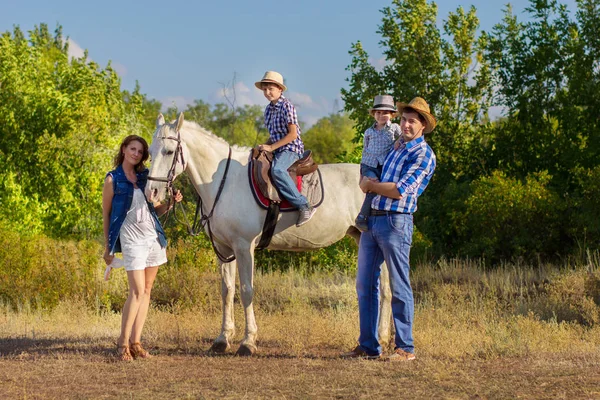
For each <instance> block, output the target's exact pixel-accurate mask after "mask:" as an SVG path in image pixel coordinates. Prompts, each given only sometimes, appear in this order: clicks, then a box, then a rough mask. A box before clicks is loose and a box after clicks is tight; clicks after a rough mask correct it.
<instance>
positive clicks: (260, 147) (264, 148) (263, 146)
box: [258, 144, 273, 151]
mask: <svg viewBox="0 0 600 400" xmlns="http://www.w3.org/2000/svg"><path fill="white" fill-rule="evenodd" d="M258 150H261V151H273V147H271V145H270V144H259V145H258Z"/></svg>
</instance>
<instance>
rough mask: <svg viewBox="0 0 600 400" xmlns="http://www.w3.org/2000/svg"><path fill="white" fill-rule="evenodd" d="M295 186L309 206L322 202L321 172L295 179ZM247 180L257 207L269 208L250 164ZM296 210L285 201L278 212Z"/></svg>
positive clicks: (317, 171)
mask: <svg viewBox="0 0 600 400" xmlns="http://www.w3.org/2000/svg"><path fill="white" fill-rule="evenodd" d="M296 179H297V182H296V185H297V187H298V190H299V191H300V193H301V194H302V195H303V196H304V197H306V199H307V200H308V202H309V203H310V205H312V206H313V207H318V206H320V205H321V203H322V202H323V199H324V197H325V191H324V190H323V182H322V181H321V171H319V170H318V169H317V170H316V171H315V172H312V173H310V174H308V175H304V176H301V177H300V176H299V177H297V178H296ZM248 180H249V181H250V191H251V192H252V194H253V195H254V199H255V200H256V202H257V203H258V205H259V206H261V207H262V208H264V209H265V210H266V209H268V208H269V202H270V200H269V199H267V198H266V197H265V196H264V195H263V194H262V192H261V191H260V189H259V187H258V182H256V179H254V174H253V173H252V163H248ZM296 210H297V208H296V207H294V206H293V205H291V204H290V203H289V202H288V201H287V200H283V201H282V202H281V204H280V209H279V211H281V212H286V211H296Z"/></svg>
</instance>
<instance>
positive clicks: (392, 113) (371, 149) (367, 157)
mask: <svg viewBox="0 0 600 400" xmlns="http://www.w3.org/2000/svg"><path fill="white" fill-rule="evenodd" d="M369 112H370V113H371V116H373V118H375V123H374V124H373V125H372V126H371V127H369V128H368V129H367V130H366V131H365V134H364V135H363V150H362V158H361V160H360V179H362V178H363V177H365V176H367V177H369V178H377V179H379V178H380V176H381V168H382V166H383V162H384V161H385V157H386V156H387V155H388V153H389V152H390V150H391V149H392V146H394V147H395V148H398V146H399V145H400V126H399V125H398V124H396V123H392V118H395V117H396V115H397V112H396V106H395V104H394V98H393V97H392V96H390V95H387V94H386V95H379V96H375V99H374V100H373V107H372V108H371V109H370V110H369ZM396 140H398V141H397V142H396V143H395V145H394V141H396ZM374 197H375V193H372V192H369V193H367V195H366V196H365V200H364V201H363V205H362V207H361V208H360V212H359V213H358V216H357V217H356V220H355V221H354V224H355V226H356V227H357V228H358V229H359V230H360V231H361V232H365V231H367V230H368V229H369V226H368V220H369V214H370V213H371V201H373V198H374Z"/></svg>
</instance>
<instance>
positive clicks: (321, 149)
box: [302, 114, 356, 164]
mask: <svg viewBox="0 0 600 400" xmlns="http://www.w3.org/2000/svg"><path fill="white" fill-rule="evenodd" d="M352 125H353V123H352V120H351V119H350V118H349V117H348V115H346V114H331V115H329V116H327V117H323V118H321V119H319V120H318V121H317V123H316V124H314V125H313V126H312V127H311V128H310V129H308V130H307V131H306V132H304V133H303V134H302V140H303V141H304V147H305V148H306V149H307V150H308V149H310V150H312V151H313V158H314V159H315V161H316V162H318V163H320V164H324V163H333V162H335V161H336V160H338V157H339V156H340V155H341V154H345V153H350V152H352V151H353V150H354V148H355V147H356V145H355V144H354V143H353V142H352V139H353V138H354V136H355V135H356V133H355V131H354V128H353V127H352Z"/></svg>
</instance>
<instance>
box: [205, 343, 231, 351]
mask: <svg viewBox="0 0 600 400" xmlns="http://www.w3.org/2000/svg"><path fill="white" fill-rule="evenodd" d="M229 349H231V346H230V345H229V343H227V342H214V343H213V344H212V346H210V350H208V351H209V352H211V353H217V354H223V353H226V352H228V351H229Z"/></svg>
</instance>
